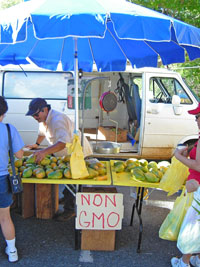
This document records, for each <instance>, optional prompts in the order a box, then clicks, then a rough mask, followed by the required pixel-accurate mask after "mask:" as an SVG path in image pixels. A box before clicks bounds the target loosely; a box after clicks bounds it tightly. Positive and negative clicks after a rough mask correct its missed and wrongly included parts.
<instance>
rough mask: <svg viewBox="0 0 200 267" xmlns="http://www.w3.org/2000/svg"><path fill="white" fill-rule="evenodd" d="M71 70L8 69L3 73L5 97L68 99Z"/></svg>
mask: <svg viewBox="0 0 200 267" xmlns="http://www.w3.org/2000/svg"><path fill="white" fill-rule="evenodd" d="M71 77H72V73H70V72H38V71H37V72H31V71H27V72H19V71H6V72H4V74H3V95H4V97H5V98H20V99H21V98H24V99H26V98H35V97H42V98H45V99H66V98H67V84H68V79H69V78H71Z"/></svg>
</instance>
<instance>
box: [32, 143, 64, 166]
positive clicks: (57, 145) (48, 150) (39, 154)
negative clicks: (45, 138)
mask: <svg viewBox="0 0 200 267" xmlns="http://www.w3.org/2000/svg"><path fill="white" fill-rule="evenodd" d="M65 147H66V143H62V142H57V143H55V144H54V145H52V146H49V147H47V148H45V149H43V150H41V151H38V152H35V153H34V155H35V156H36V162H40V161H41V160H43V158H44V157H45V156H46V155H49V154H53V153H56V152H58V151H61V150H63V149H64V148H65Z"/></svg>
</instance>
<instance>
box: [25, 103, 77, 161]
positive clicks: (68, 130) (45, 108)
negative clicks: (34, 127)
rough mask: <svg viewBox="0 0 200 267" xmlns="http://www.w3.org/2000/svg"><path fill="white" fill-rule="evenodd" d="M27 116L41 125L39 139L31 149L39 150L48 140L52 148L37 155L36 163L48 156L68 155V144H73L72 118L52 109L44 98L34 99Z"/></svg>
mask: <svg viewBox="0 0 200 267" xmlns="http://www.w3.org/2000/svg"><path fill="white" fill-rule="evenodd" d="M26 116H32V117H33V118H34V119H35V120H36V121H38V123H39V132H38V137H37V140H36V142H35V144H33V145H28V146H27V147H28V148H30V149H35V148H38V147H39V145H40V144H41V143H42V141H43V140H44V139H45V138H46V139H47V141H48V142H49V144H50V146H49V147H47V148H45V149H42V150H40V151H38V152H36V153H35V156H36V161H37V162H40V161H41V160H42V159H43V158H44V157H45V156H46V155H48V154H55V155H56V156H63V155H67V148H66V143H71V142H72V137H73V131H74V124H73V122H72V121H71V120H70V118H69V117H68V116H67V115H66V114H64V113H61V112H59V111H56V110H54V109H51V106H50V105H48V104H47V102H46V100H45V99H43V98H34V99H33V100H32V101H31V102H30V104H29V110H28V112H27V113H26Z"/></svg>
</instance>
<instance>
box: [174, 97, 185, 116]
mask: <svg viewBox="0 0 200 267" xmlns="http://www.w3.org/2000/svg"><path fill="white" fill-rule="evenodd" d="M180 103H181V98H180V96H178V95H173V97H172V106H173V110H174V114H175V115H181V114H182V110H183V108H182V107H181V106H180Z"/></svg>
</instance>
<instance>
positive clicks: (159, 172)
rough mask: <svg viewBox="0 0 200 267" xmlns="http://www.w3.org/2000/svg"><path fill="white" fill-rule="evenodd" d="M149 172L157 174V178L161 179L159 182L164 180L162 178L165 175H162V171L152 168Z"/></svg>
mask: <svg viewBox="0 0 200 267" xmlns="http://www.w3.org/2000/svg"><path fill="white" fill-rule="evenodd" d="M149 171H150V172H151V173H153V174H155V175H156V177H158V178H159V180H160V179H161V178H162V176H163V173H162V172H161V171H160V170H156V169H153V168H151V169H149Z"/></svg>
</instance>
